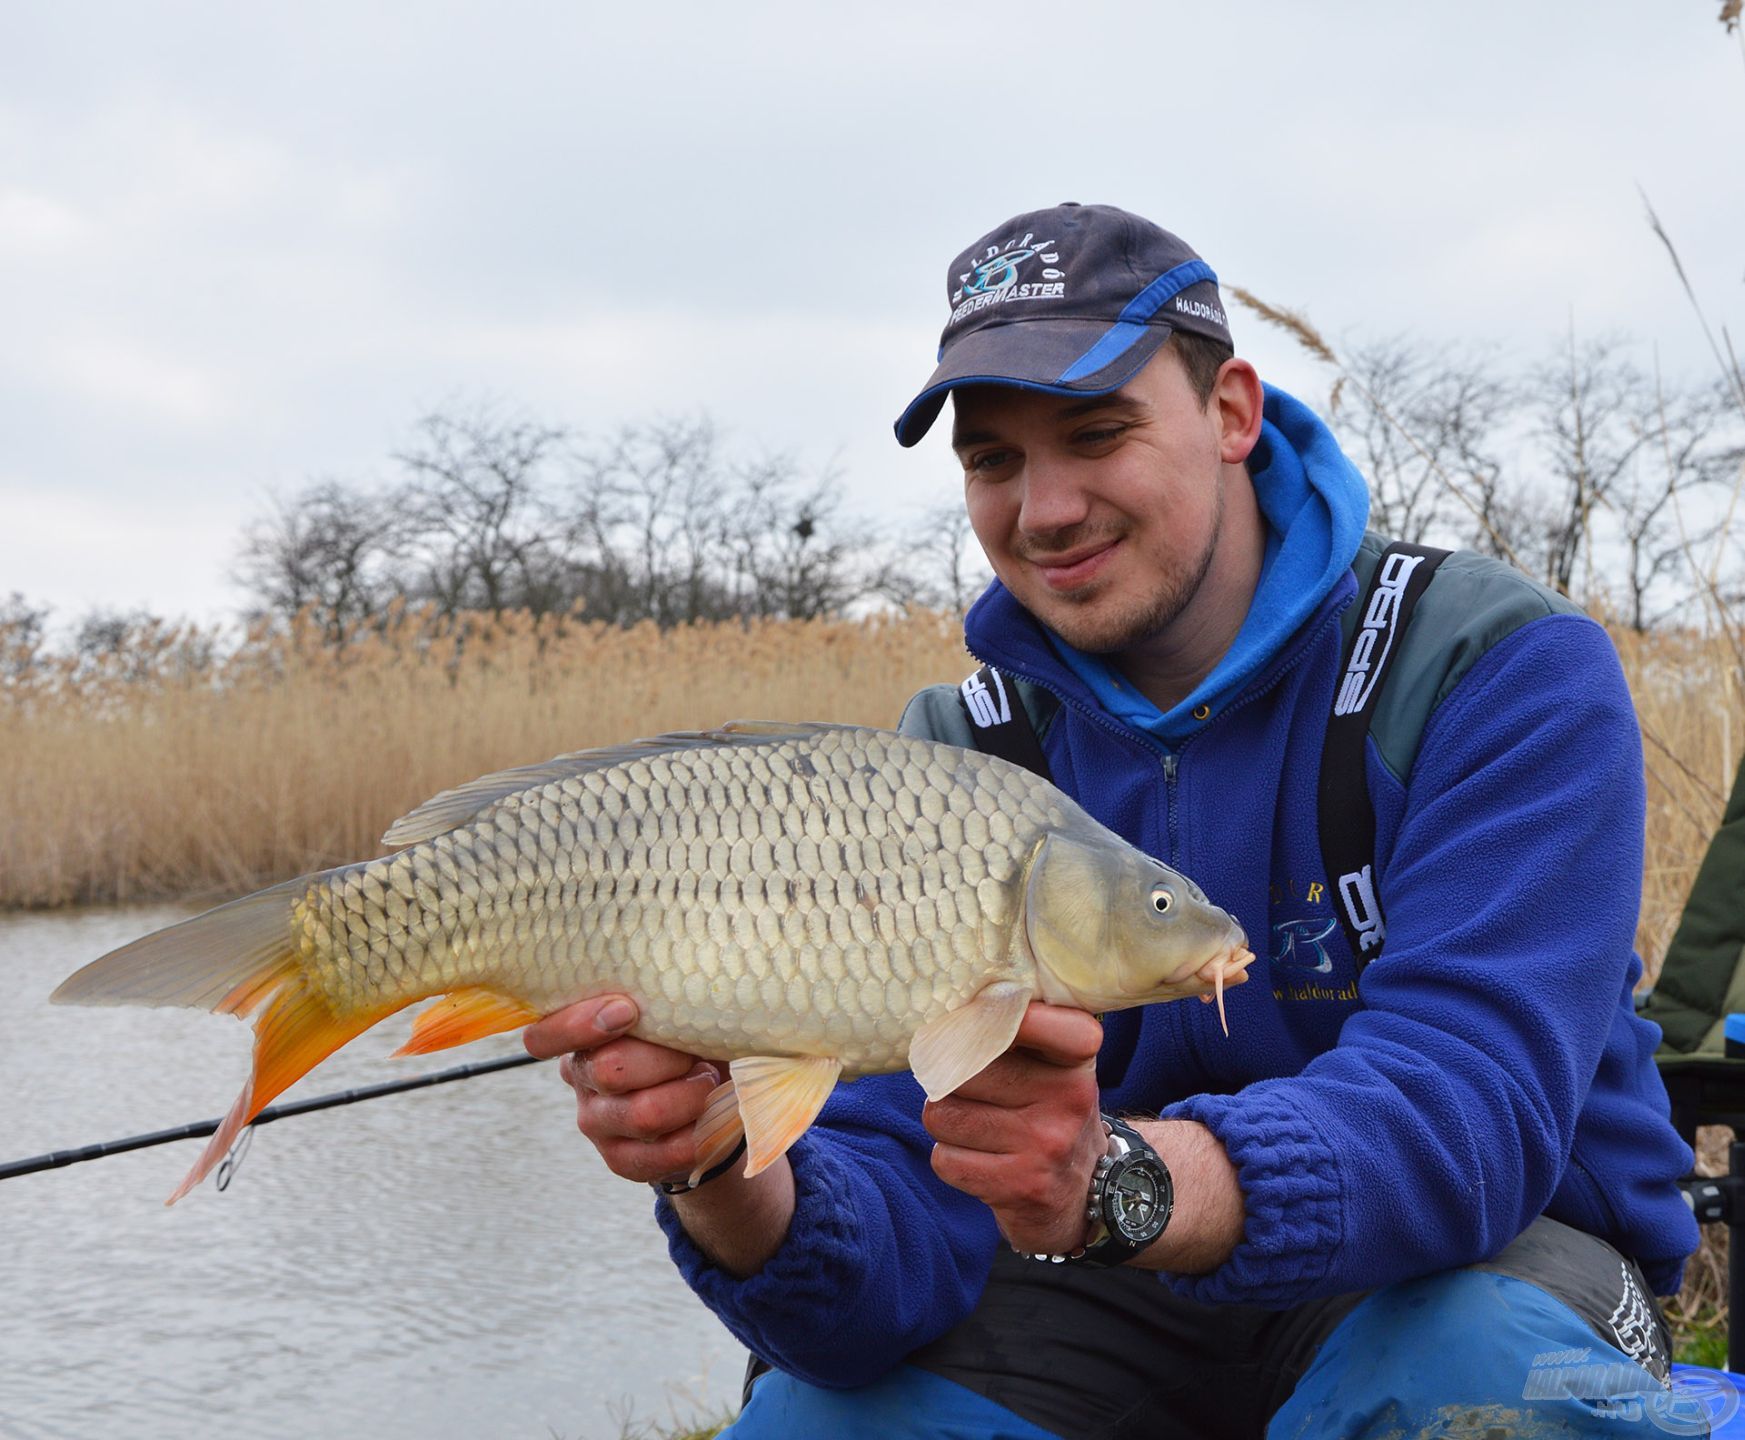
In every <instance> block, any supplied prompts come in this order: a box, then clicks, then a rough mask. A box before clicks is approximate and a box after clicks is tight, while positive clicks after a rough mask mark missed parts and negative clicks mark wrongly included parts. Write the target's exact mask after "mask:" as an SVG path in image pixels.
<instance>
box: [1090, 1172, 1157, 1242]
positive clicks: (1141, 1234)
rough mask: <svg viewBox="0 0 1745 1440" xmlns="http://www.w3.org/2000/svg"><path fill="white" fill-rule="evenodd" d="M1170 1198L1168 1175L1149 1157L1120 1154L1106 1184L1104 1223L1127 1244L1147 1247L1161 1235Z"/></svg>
mask: <svg viewBox="0 0 1745 1440" xmlns="http://www.w3.org/2000/svg"><path fill="white" fill-rule="evenodd" d="M1173 1199H1174V1196H1173V1194H1172V1192H1171V1188H1170V1183H1169V1173H1168V1172H1167V1171H1166V1170H1164V1168H1163V1167H1162V1166H1161V1165H1159V1164H1158V1163H1157V1162H1156V1161H1155V1160H1153V1159H1152V1158H1151V1156H1150V1155H1147V1154H1145V1153H1143V1152H1141V1153H1139V1154H1136V1155H1123V1156H1122V1157H1121V1158H1120V1159H1119V1160H1117V1161H1116V1162H1115V1163H1114V1164H1113V1165H1112V1166H1111V1167H1110V1169H1109V1178H1108V1180H1107V1181H1106V1182H1105V1186H1104V1191H1103V1215H1104V1222H1105V1223H1106V1224H1107V1225H1108V1227H1109V1228H1110V1229H1111V1230H1113V1231H1114V1232H1115V1233H1116V1234H1118V1235H1120V1236H1121V1238H1122V1239H1123V1240H1126V1241H1128V1242H1129V1243H1132V1244H1141V1245H1143V1244H1149V1243H1150V1242H1151V1241H1153V1240H1155V1239H1156V1238H1157V1237H1158V1236H1159V1235H1161V1234H1163V1227H1164V1226H1165V1225H1166V1224H1167V1223H1168V1222H1169V1212H1170V1206H1171V1203H1172V1201H1173Z"/></svg>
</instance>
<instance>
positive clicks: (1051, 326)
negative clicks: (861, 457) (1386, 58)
mask: <svg viewBox="0 0 1745 1440" xmlns="http://www.w3.org/2000/svg"><path fill="white" fill-rule="evenodd" d="M1116 332H1126V333H1116ZM1171 333H1172V327H1171V326H1169V325H1165V324H1161V323H1158V322H1153V323H1150V324H1144V325H1119V324H1117V325H1114V326H1111V325H1110V323H1109V322H1108V321H1107V320H1067V319H1058V320H1044V319H1040V318H1039V319H1035V320H1014V321H1010V322H1008V323H1006V324H1004V325H984V326H982V327H981V328H980V329H978V330H973V331H971V332H970V333H969V334H967V335H965V336H963V338H962V339H960V340H956V341H953V342H952V344H951V347H950V348H949V350H947V352H946V354H945V355H944V356H943V357H942V358H941V360H940V362H939V367H938V368H937V369H936V370H935V371H934V372H933V374H932V375H931V376H929V377H928V380H927V383H926V385H925V386H923V387H922V389H921V393H920V394H919V395H917V396H916V397H915V398H914V399H913V400H911V401H910V402H909V407H908V409H906V410H904V411H903V413H902V414H901V415H899V416H898V417H897V423H896V426H895V429H896V432H897V443H898V444H899V445H903V446H909V445H913V444H915V443H916V441H918V440H920V438H921V437H922V436H923V435H925V434H926V433H927V432H928V430H930V429H931V428H932V427H933V422H934V421H935V420H937V419H938V418H939V412H940V411H941V410H942V409H944V408H945V397H946V396H947V395H949V394H950V393H951V392H952V391H953V390H955V389H957V388H958V387H959V386H962V385H1009V386H1012V387H1014V388H1015V389H1019V390H1036V391H1040V392H1042V393H1043V394H1047V395H1104V394H1107V393H1108V392H1109V391H1111V390H1118V389H1120V388H1121V386H1123V385H1125V384H1126V383H1127V382H1128V381H1129V380H1131V379H1132V378H1133V377H1134V376H1135V375H1137V374H1138V373H1139V372H1140V371H1141V370H1142V369H1144V368H1145V365H1146V363H1147V362H1148V361H1149V360H1150V359H1151V357H1152V356H1153V355H1155V354H1157V352H1158V350H1159V349H1161V348H1162V346H1163V342H1164V341H1165V340H1167V339H1169V337H1170V335H1171ZM1104 356H1108V358H1107V359H1106V360H1105V359H1104V358H1103V357H1104ZM1088 358H1089V359H1092V360H1093V361H1094V363H1097V364H1098V368H1097V369H1096V370H1094V371H1091V372H1089V373H1085V364H1086V361H1087V359H1088ZM1069 375H1070V376H1072V377H1073V378H1071V379H1063V378H1062V377H1064V376H1069Z"/></svg>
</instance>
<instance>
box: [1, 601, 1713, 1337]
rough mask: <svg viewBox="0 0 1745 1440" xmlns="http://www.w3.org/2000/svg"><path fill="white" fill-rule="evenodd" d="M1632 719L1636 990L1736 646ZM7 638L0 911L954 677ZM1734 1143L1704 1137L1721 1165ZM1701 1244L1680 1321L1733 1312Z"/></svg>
mask: <svg viewBox="0 0 1745 1440" xmlns="http://www.w3.org/2000/svg"><path fill="white" fill-rule="evenodd" d="M1613 636H1614V641H1615V643H1616V645H1617V648H1618V652H1619V655H1620V658H1621V659H1622V661H1623V664H1624V670H1625V673H1626V675H1627V676H1628V677H1629V681H1630V687H1631V691H1632V693H1633V695H1634V697H1635V701H1636V707H1637V711H1638V714H1639V715H1640V717H1641V721H1642V731H1643V751H1644V763H1645V766H1646V772H1647V781H1648V833H1647V851H1646V856H1647V858H1646V863H1645V865H1644V868H1643V876H1642V915H1641V922H1640V927H1639V929H1638V932H1637V946H1638V949H1639V950H1640V951H1641V953H1642V956H1643V959H1644V962H1645V964H1646V966H1647V977H1648V979H1650V980H1651V979H1652V978H1653V977H1654V976H1655V975H1657V974H1658V973H1659V967H1660V961H1661V959H1662V957H1663V956H1664V955H1665V953H1666V947H1667V944H1668V942H1669V941H1670V940H1671V938H1672V934H1673V931H1674V929H1676V927H1677V924H1678V917H1679V913H1680V911H1681V910H1682V909H1683V907H1684V902H1685V899H1686V897H1687V896H1688V894H1689V892H1690V886H1691V881H1692V879H1693V878H1694V876H1695V874H1696V869H1697V866H1698V865H1699V864H1700V863H1701V861H1702V857H1703V853H1704V850H1705V849H1706V847H1707V845H1708V841H1709V837H1710V836H1711V835H1712V834H1713V833H1714V830H1715V828H1716V826H1717V825H1718V824H1719V823H1720V819H1721V812H1722V807H1723V804H1724V802H1725V799H1726V796H1727V794H1728V792H1729V790H1730V788H1731V786H1732V781H1733V774H1734V769H1735V767H1736V766H1737V764H1738V761H1739V747H1740V745H1741V744H1742V743H1745V710H1742V705H1745V697H1742V695H1741V687H1740V683H1739V678H1738V669H1737V664H1738V662H1737V658H1736V656H1735V654H1734V652H1733V649H1732V646H1731V645H1730V644H1729V643H1728V642H1727V641H1726V639H1725V638H1722V637H1719V636H1716V637H1704V636H1702V635H1699V634H1696V633H1692V632H1662V633H1651V634H1647V635H1641V634H1637V633H1635V632H1632V631H1629V630H1626V629H1622V628H1617V629H1614V630H1613ZM8 643H9V637H8V636H7V635H5V634H4V633H0V815H3V816H4V817H5V821H6V823H5V827H4V829H3V830H0V908H14V907H20V906H56V905H78V904H88V903H92V902H98V901H114V900H138V899H146V898H161V897H165V896H183V897H199V898H204V899H215V898H222V897H225V896H229V895H235V894H240V893H242V892H243V891H246V890H248V889H251V888H254V887H257V886H260V885H264V884H267V883H270V882H272V881H276V880H281V879H285V878H288V877H290V876H292V875H296V874H300V873H303V872H305V871H309V870H316V869H321V868H323V867H325V866H328V865H334V864H338V863H341V862H343V861H348V860H356V859H361V858H364V857H367V856H371V855H375V854H378V853H380V850H381V846H380V844H379V837H380V836H381V834H382V832H383V830H384V829H386V827H387V825H388V824H389V822H390V821H392V820H393V819H394V818H395V817H396V816H398V815H401V814H403V813H404V812H405V811H407V810H409V809H411V808H412V806H414V805H415V804H417V803H418V802H419V801H421V800H424V799H426V798H427V797H429V796H431V795H433V794H435V793H436V792H437V791H438V790H441V789H443V788H445V787H446V786H450V785H453V784H456V783H458V782H460V781H463V780H468V779H471V778H472V777H474V776H475V775H479V774H483V773H484V772H486V771H488V770H493V769H499V768H502V767H504V766H508V765H518V764H526V763H529V762H532V761H536V760H542V759H545V758H547V757H548V756H551V755H554V754H558V753H560V752H562V751H565V750H577V749H584V748H587V747H589V746H594V745H605V744H611V743H614V742H617V741H622V740H626V739H629V738H631V737H634V736H640V735H648V734H653V733H656V732H658V731H662V730H675V729H694V728H697V727H700V726H708V725H712V724H715V723H718V722H720V721H723V720H727V719H731V718H734V717H759V718H777V719H817V720H851V721H857V722H863V723H871V724H880V725H890V724H894V723H895V720H896V717H897V715H898V714H899V713H900V711H901V708H902V705H903V702H904V700H905V699H906V698H907V697H908V696H909V695H910V694H911V693H912V692H913V691H915V690H916V689H918V688H920V687H921V686H922V685H925V684H929V683H932V682H935V681H955V680H957V679H959V678H961V676H962V675H963V674H964V673H965V671H966V667H967V664H968V661H967V657H966V656H965V654H964V651H963V646H962V640H961V636H960V632H959V629H958V627H957V624H956V622H955V621H954V620H952V619H950V618H948V617H946V616H943V615H940V614H937V613H934V612H931V611H917V612H912V613H910V614H907V615H901V616H891V617H883V618H879V619H874V620H867V621H859V622H853V621H810V622H794V621H768V622H761V623H754V624H749V625H741V624H738V623H726V624H718V625H699V626H692V627H681V628H678V629H674V630H668V631H665V632H662V631H659V630H657V629H655V628H654V627H653V626H652V625H645V626H641V627H637V628H634V629H628V630H625V629H618V628H615V627H609V626H604V625H598V624H585V623H581V622H579V621H577V620H574V619H565V618H561V617H546V618H545V619H544V620H541V621H537V622H536V621H534V620H532V619H530V618H529V617H527V616H525V615H515V614H510V615H506V616H503V617H501V618H499V619H496V620H492V619H490V618H488V617H482V616H471V617H464V618H463V619H461V620H460V621H458V622H453V623H450V622H442V621H437V620H434V619H432V618H429V617H427V616H424V615H421V614H418V613H416V612H411V611H395V612H394V613H393V614H391V615H390V616H389V617H388V619H387V620H386V621H385V622H384V623H383V624H382V625H380V626H379V627H376V628H374V629H365V630H360V631H359V632H357V633H356V634H354V635H353V636H352V637H350V639H349V641H348V643H346V644H345V645H343V646H341V647H338V648H335V647H334V646H333V645H331V644H330V643H329V642H328V640H327V638H326V637H325V636H324V635H323V634H322V633H321V632H320V629H319V627H317V626H315V625H313V624H309V623H305V624H302V625H299V626H296V627H295V628H294V629H293V630H292V631H291V632H290V633H288V634H279V635H268V634H265V633H260V632H257V633H255V634H252V635H251V636H250V637H249V638H248V639H247V641H246V642H245V643H244V644H242V645H241V646H240V647H238V648H236V649H235V650H234V652H233V653H224V652H221V651H220V649H219V647H218V646H217V645H216V644H215V637H212V636H201V635H197V634H188V633H180V632H173V631H162V630H157V629H151V628H148V629H145V630H142V631H140V632H138V633H136V634H135V635H134V636H132V637H131V639H130V643H129V645H128V646H127V647H126V648H124V649H123V650H122V651H120V652H118V653H117V654H115V655H111V656H109V657H106V658H105V659H104V660H102V661H101V662H98V663H95V664H92V663H89V662H87V663H85V664H84V665H82V666H81V665H79V664H76V663H75V662H73V661H71V660H55V661H43V660H41V659H40V658H39V659H36V660H34V661H33V660H31V659H30V657H28V656H25V655H22V654H20V653H18V652H17V651H16V650H14V651H12V652H11V656H10V658H11V662H12V663H11V664H10V667H9V666H8V658H9V649H8ZM1728 1138H1730V1132H1726V1131H1717V1132H1714V1133H1712V1134H1708V1135H1705V1144H1704V1145H1703V1147H1702V1149H1703V1152H1704V1159H1705V1161H1706V1162H1707V1163H1708V1164H1709V1166H1710V1167H1712V1168H1724V1156H1725V1142H1726V1140H1727V1139H1728ZM1725 1275H1726V1269H1725V1248H1724V1232H1723V1231H1722V1230H1721V1229H1720V1227H1715V1226H1711V1227H1708V1228H1707V1230H1706V1231H1705V1238H1704V1246H1703V1249H1702V1250H1701V1251H1699V1252H1698V1254H1697V1255H1696V1256H1695V1257H1694V1258H1693V1260H1692V1263H1691V1266H1690V1269H1689V1279H1688V1281H1687V1284H1686V1288H1685V1291H1684V1294H1683V1295H1682V1296H1681V1297H1680V1298H1679V1299H1678V1300H1677V1301H1675V1302H1673V1305H1672V1307H1671V1313H1672V1314H1673V1316H1674V1318H1675V1320H1677V1321H1679V1322H1681V1324H1682V1326H1683V1327H1684V1328H1686V1329H1687V1330H1688V1329H1689V1327H1691V1326H1693V1325H1696V1324H1702V1323H1709V1324H1712V1323H1713V1321H1712V1318H1711V1317H1713V1316H1714V1314H1715V1309H1716V1307H1717V1306H1718V1305H1723V1304H1724V1303H1725V1301H1724V1297H1725Z"/></svg>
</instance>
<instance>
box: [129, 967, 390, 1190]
mask: <svg viewBox="0 0 1745 1440" xmlns="http://www.w3.org/2000/svg"><path fill="white" fill-rule="evenodd" d="M275 982H276V983H275ZM263 995H265V996H267V997H269V998H267V1003H266V1008H265V1009H263V1010H262V1011H261V1013H260V1014H259V1016H257V1017H256V1019H255V1022H254V1071H253V1073H252V1074H250V1076H249V1078H248V1083H247V1084H245V1085H244V1086H243V1087H242V1094H240V1095H238V1096H237V1097H236V1103H235V1104H234V1105H232V1106H231V1107H230V1113H229V1114H228V1115H226V1116H225V1117H224V1123H223V1124H221V1125H220V1126H219V1127H218V1130H217V1133H215V1134H214V1135H213V1137H212V1138H211V1139H210V1140H208V1141H207V1142H206V1148H205V1149H204V1150H203V1151H201V1152H200V1158H199V1159H198V1160H197V1161H195V1162H194V1168H193V1169H192V1170H190V1171H189V1172H188V1173H187V1175H186V1176H184V1177H183V1180H182V1183H181V1184H180V1185H178V1186H177V1187H176V1190H175V1193H174V1194H173V1195H171V1196H170V1198H169V1199H168V1200H166V1201H164V1204H166V1205H174V1204H175V1203H176V1201H178V1200H180V1199H181V1198H182V1197H183V1196H184V1195H186V1194H187V1193H188V1192H189V1191H190V1190H192V1189H193V1188H194V1187H195V1186H196V1185H198V1184H199V1183H200V1182H201V1181H202V1180H204V1179H205V1178H206V1177H207V1175H209V1174H210V1173H211V1171H212V1169H213V1167H214V1166H215V1165H217V1164H218V1162H219V1161H220V1160H222V1159H223V1158H224V1157H225V1155H226V1153H228V1151H229V1150H230V1147H231V1145H232V1144H234V1143H235V1141H236V1137H237V1136H238V1135H240V1134H241V1133H242V1130H243V1127H244V1126H245V1125H247V1124H248V1122H249V1121H251V1120H253V1119H254V1117H255V1116H256V1115H258V1114H260V1112H261V1111H262V1110H264V1109H266V1107H267V1106H268V1105H270V1104H272V1103H273V1101H274V1100H276V1099H277V1098H278V1097H279V1096H280V1095H281V1094H283V1093H284V1092H285V1091H286V1090H288V1089H290V1087H291V1086H293V1085H295V1084H296V1083H297V1082H298V1081H299V1080H301V1079H302V1078H303V1077H304V1076H305V1075H307V1074H308V1073H309V1072H310V1071H311V1070H313V1069H314V1068H315V1067H316V1066H317V1065H319V1064H320V1063H321V1062H322V1061H323V1060H325V1059H326V1058H327V1057H328V1056H329V1055H331V1054H333V1052H334V1051H335V1050H337V1049H339V1048H340V1046H342V1045H344V1044H346V1043H347V1042H348V1041H351V1040H355V1039H356V1038H357V1037H358V1036H359V1035H361V1034H363V1033H364V1031H366V1030H368V1029H369V1028H370V1026H372V1025H374V1024H375V1023H376V1022H377V1021H379V1020H385V1019H387V1017H388V1016H390V1015H392V1014H393V1013H394V1011H396V1010H398V1009H400V1008H402V1007H401V1006H400V1005H393V1006H390V1007H389V1008H387V1009H383V1010H376V1011H371V1012H368V1013H365V1014H362V1015H348V1016H346V1017H345V1018H344V1019H340V1018H339V1017H338V1016H336V1015H334V1013H333V1012H332V1011H331V1010H330V1009H328V1007H327V1002H326V1000H325V999H323V998H322V996H321V995H320V993H319V992H317V991H315V990H314V989H312V988H311V986H310V985H309V982H308V980H307V978H306V977H305V976H304V974H303V970H302V967H301V966H299V965H298V964H297V962H296V960H295V959H294V958H293V957H291V956H288V955H287V956H286V957H285V959H284V961H283V962H282V963H281V964H280V966H279V967H278V969H277V970H276V971H275V972H274V974H273V975H272V976H270V977H262V978H261V979H260V980H256V981H253V982H251V983H250V985H249V987H248V993H247V994H246V995H243V994H241V993H240V987H239V992H238V997H237V998H238V1002H239V1003H237V1004H236V1005H234V1006H232V1005H231V1004H230V1003H229V1002H228V1000H227V1002H226V1003H225V1004H223V1005H220V1006H219V1007H218V1008H219V1009H220V1010H225V1011H229V1012H230V1013H232V1014H235V1013H239V1012H240V1011H241V1010H243V1009H244V1008H247V1007H249V1006H251V1005H252V1004H253V1003H255V1002H257V1001H258V1000H259V999H260V998H261V997H262V996H263Z"/></svg>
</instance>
